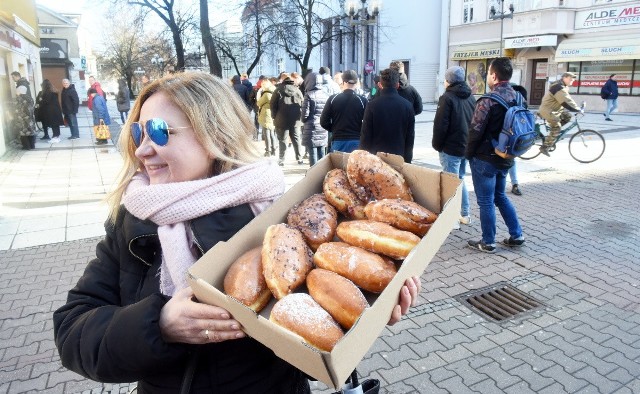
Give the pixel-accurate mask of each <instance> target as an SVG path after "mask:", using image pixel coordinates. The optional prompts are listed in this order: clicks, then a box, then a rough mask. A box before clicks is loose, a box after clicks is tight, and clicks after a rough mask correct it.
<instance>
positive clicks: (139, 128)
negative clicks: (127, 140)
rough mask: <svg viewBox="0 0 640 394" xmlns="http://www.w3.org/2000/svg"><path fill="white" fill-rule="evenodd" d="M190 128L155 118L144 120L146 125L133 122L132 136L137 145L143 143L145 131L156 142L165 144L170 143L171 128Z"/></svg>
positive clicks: (161, 144) (160, 144)
mask: <svg viewBox="0 0 640 394" xmlns="http://www.w3.org/2000/svg"><path fill="white" fill-rule="evenodd" d="M188 128H189V126H184V127H169V125H168V124H167V122H165V121H164V120H163V119H160V118H153V119H149V120H147V121H146V122H144V125H143V124H142V123H140V122H134V123H131V136H132V137H133V143H134V144H136V146H140V144H141V143H142V140H143V139H144V134H145V132H146V134H147V135H148V136H149V138H151V141H153V143H154V144H156V145H159V146H165V145H167V143H169V130H174V129H188Z"/></svg>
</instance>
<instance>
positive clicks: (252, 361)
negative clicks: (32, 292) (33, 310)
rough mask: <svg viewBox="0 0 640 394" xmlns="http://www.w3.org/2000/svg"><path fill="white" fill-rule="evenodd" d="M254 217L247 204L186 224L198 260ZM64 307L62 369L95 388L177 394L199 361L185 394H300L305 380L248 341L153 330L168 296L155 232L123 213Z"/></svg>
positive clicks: (58, 338)
mask: <svg viewBox="0 0 640 394" xmlns="http://www.w3.org/2000/svg"><path fill="white" fill-rule="evenodd" d="M253 217H254V215H253V213H252V211H251V209H250V208H249V206H248V205H241V206H238V207H233V208H227V209H223V210H219V211H217V212H214V213H211V214H209V215H206V216H203V217H200V218H198V219H195V220H192V221H191V222H190V228H191V230H192V231H193V234H194V236H195V240H196V245H197V246H198V247H199V249H200V252H201V253H204V252H205V251H207V250H209V249H210V248H211V247H213V246H214V245H215V244H216V243H217V242H219V241H225V240H228V239H229V238H230V237H231V236H232V235H234V234H235V233H236V232H237V231H238V230H240V228H242V227H243V226H244V225H245V224H247V223H248V222H249V221H250V220H251V219H253ZM105 228H106V232H107V234H106V237H105V239H104V240H103V241H101V242H100V243H99V244H98V246H97V248H96V257H97V258H96V259H94V260H92V261H90V262H89V264H88V265H87V267H86V269H85V272H84V274H83V275H82V277H81V278H80V280H79V281H78V283H77V285H76V286H75V287H74V288H73V289H72V290H71V291H70V292H69V294H68V298H67V303H66V304H65V305H64V306H62V307H61V308H59V309H58V310H57V311H56V312H55V313H54V315H53V323H54V337H55V342H56V346H57V348H58V352H59V354H60V359H61V361H62V365H64V366H65V367H67V368H69V369H70V370H72V371H74V372H77V373H79V374H80V375H82V376H85V377H87V378H89V379H93V380H96V381H101V382H133V381H136V380H137V381H139V383H138V394H143V393H154V394H155V393H167V394H168V393H177V392H179V388H180V386H181V382H182V378H183V375H184V371H185V366H186V365H187V363H188V361H189V360H191V359H192V358H197V368H196V372H195V375H194V378H193V382H192V385H191V391H190V392H191V393H197V394H200V393H202V394H204V393H231V392H233V393H236V392H243V393H258V392H259V393H274V394H275V393H278V394H279V393H304V392H308V391H309V385H308V381H307V380H306V377H305V376H304V375H303V374H302V373H301V372H300V371H298V370H297V369H296V368H294V367H292V366H291V365H289V364H288V363H286V362H284V361H283V360H281V359H279V358H278V357H276V356H275V354H274V353H273V352H272V351H271V350H269V349H268V348H266V347H265V346H263V345H261V344H260V343H258V342H257V341H255V340H253V339H251V338H243V339H238V340H231V341H225V342H221V343H214V344H207V345H188V344H178V343H167V342H165V341H164V340H163V339H162V335H161V333H160V327H159V323H158V321H159V318H160V311H161V309H162V307H163V306H164V305H165V304H166V303H167V301H168V299H169V297H166V296H164V295H162V294H161V293H160V285H159V270H160V265H161V249H160V242H159V239H158V235H157V226H156V225H155V224H154V223H152V222H151V221H148V220H147V221H143V220H140V219H138V218H136V217H134V216H133V215H131V214H130V213H129V212H128V211H126V210H125V209H124V208H122V209H121V210H120V212H119V214H118V217H117V220H116V223H115V224H111V223H110V222H107V224H106V225H105Z"/></svg>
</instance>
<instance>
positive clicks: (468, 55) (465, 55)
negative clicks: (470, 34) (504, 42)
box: [451, 48, 500, 60]
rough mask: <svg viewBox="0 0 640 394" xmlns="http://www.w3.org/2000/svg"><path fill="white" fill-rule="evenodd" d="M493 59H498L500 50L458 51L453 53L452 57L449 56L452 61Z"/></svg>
mask: <svg viewBox="0 0 640 394" xmlns="http://www.w3.org/2000/svg"><path fill="white" fill-rule="evenodd" d="M495 57H500V48H486V49H470V50H458V51H453V55H451V59H453V60H467V59H491V58H495Z"/></svg>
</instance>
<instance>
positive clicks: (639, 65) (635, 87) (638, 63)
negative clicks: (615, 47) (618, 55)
mask: <svg viewBox="0 0 640 394" xmlns="http://www.w3.org/2000/svg"><path fill="white" fill-rule="evenodd" d="M631 83H632V87H631V94H632V95H634V96H640V60H635V68H634V69H633V80H632V81H631Z"/></svg>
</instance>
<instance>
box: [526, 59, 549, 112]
mask: <svg viewBox="0 0 640 394" xmlns="http://www.w3.org/2000/svg"><path fill="white" fill-rule="evenodd" d="M547 64H548V63H547V59H534V60H533V67H531V94H530V95H529V105H540V103H542V96H544V93H545V89H544V88H545V85H546V83H547V78H548V75H547Z"/></svg>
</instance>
